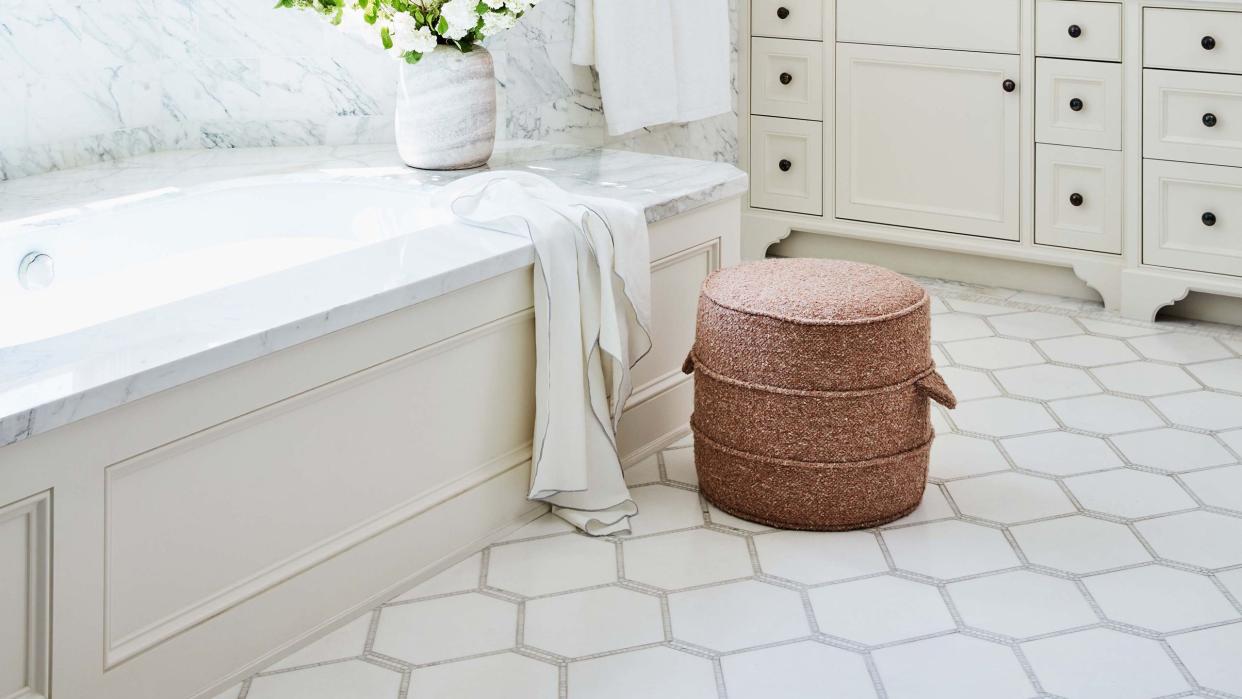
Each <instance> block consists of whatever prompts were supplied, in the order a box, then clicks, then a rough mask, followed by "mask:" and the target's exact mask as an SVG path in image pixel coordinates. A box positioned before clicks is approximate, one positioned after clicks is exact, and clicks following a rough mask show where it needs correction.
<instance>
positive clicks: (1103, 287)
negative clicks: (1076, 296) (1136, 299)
mask: <svg viewBox="0 0 1242 699" xmlns="http://www.w3.org/2000/svg"><path fill="white" fill-rule="evenodd" d="M1121 272H1122V269H1121V265H1118V264H1114V263H1103V262H1078V263H1075V264H1074V275H1075V276H1077V277H1078V278H1079V279H1081V280H1082V281H1083V282H1084V283H1086V285H1087V286H1089V287H1091V288H1092V289H1095V290H1096V291H1097V292H1098V293H1099V294H1100V296H1101V297H1103V299H1104V307H1105V308H1107V309H1108V310H1110V311H1115V310H1118V306H1120V305H1121Z"/></svg>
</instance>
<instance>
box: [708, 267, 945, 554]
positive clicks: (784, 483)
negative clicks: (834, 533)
mask: <svg viewBox="0 0 1242 699" xmlns="http://www.w3.org/2000/svg"><path fill="white" fill-rule="evenodd" d="M930 307H931V299H930V297H929V296H928V295H927V292H926V291H924V290H923V288H922V287H921V286H919V285H918V284H916V283H914V282H913V281H911V280H909V279H907V278H905V277H903V276H901V275H899V274H896V273H895V272H891V271H889V270H886V269H883V268H880V267H875V266H873V265H866V264H861V263H857V262H844V261H837V260H767V261H764V262H756V263H751V264H746V265H741V266H739V267H732V268H729V269H724V270H720V271H718V272H716V273H714V274H712V275H711V276H710V277H708V279H707V281H706V282H704V284H703V291H702V294H701V295H700V297H699V310H698V327H697V334H696V338H695V343H694V349H693V350H692V351H691V353H690V356H689V357H688V358H687V359H686V367H685V369H686V371H687V372H691V371H693V372H694V373H695V382H694V416H693V418H692V419H691V426H692V427H693V429H694V456H695V465H696V468H697V470H698V474H699V484H700V487H701V488H702V491H703V494H704V496H706V497H707V499H708V500H709V501H711V502H712V503H713V504H715V505H716V506H717V507H719V508H720V509H722V510H724V511H726V512H728V513H730V514H733V515H736V516H738V517H742V518H745V519H748V520H752V521H755V522H761V523H763V524H768V525H772V526H776V527H782V528H786V529H813V530H842V529H858V528H863V527H872V526H876V525H879V524H883V523H885V522H890V521H892V520H895V519H898V518H900V517H903V516H905V515H906V514H909V513H910V512H911V511H912V510H913V509H914V508H916V507H918V504H919V502H920V500H922V497H923V489H924V487H925V486H926V483H927V462H928V453H929V450H930V448H931V442H932V439H933V437H934V431H933V430H932V426H931V414H930V405H929V403H928V399H929V398H930V399H933V400H936V401H938V402H940V403H941V404H943V405H945V406H947V407H950V408H952V407H954V405H955V404H956V400H955V399H954V397H953V393H952V391H950V390H949V387H948V386H947V385H945V383H944V379H942V378H941V377H940V375H939V374H938V373H937V372H936V369H935V364H934V363H933V361H932V357H931V312H930Z"/></svg>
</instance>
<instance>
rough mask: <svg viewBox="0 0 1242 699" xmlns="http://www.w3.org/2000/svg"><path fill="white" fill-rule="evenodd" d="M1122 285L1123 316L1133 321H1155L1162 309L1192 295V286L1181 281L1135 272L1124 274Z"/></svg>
mask: <svg viewBox="0 0 1242 699" xmlns="http://www.w3.org/2000/svg"><path fill="white" fill-rule="evenodd" d="M1121 283H1122V289H1123V290H1122V296H1121V315H1123V316H1125V317H1126V318H1129V319H1131V320H1144V321H1148V322H1150V321H1153V320H1155V319H1156V314H1157V313H1159V312H1160V309H1161V308H1164V307H1165V306H1172V305H1173V304H1175V303H1177V302H1178V301H1181V300H1182V299H1184V298H1186V296H1187V294H1189V293H1190V286H1189V285H1188V284H1187V283H1186V282H1184V281H1182V280H1180V279H1173V278H1170V277H1164V276H1161V275H1157V274H1144V273H1142V272H1136V271H1133V270H1126V271H1125V272H1123V273H1122V278H1121Z"/></svg>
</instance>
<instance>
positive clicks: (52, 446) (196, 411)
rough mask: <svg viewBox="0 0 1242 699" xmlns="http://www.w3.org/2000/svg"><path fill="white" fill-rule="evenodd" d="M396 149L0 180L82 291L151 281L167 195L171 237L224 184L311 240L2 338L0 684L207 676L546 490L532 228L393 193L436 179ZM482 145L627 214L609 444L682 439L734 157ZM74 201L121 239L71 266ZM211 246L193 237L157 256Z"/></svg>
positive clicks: (72, 696)
mask: <svg viewBox="0 0 1242 699" xmlns="http://www.w3.org/2000/svg"><path fill="white" fill-rule="evenodd" d="M389 150H390V149H389V148H388V147H386V146H385V147H379V148H366V147H356V148H348V149H318V148H316V149H301V148H299V149H262V150H254V151H232V152H198V153H193V152H191V153H176V154H160V155H156V156H151V157H148V158H141V159H136V160H134V161H129V162H122V163H118V164H112V165H105V166H99V167H97V168H91V169H86V170H81V171H69V172H65V173H59V174H55V175H48V176H38V177H31V178H25V179H23V180H17V181H14V182H11V183H5V184H4V185H2V186H3V187H4V189H3V190H2V191H0V193H3V194H4V195H6V199H5V201H6V204H5V206H6V208H5V210H4V213H3V216H2V217H0V226H4V228H2V229H0V230H3V231H4V232H3V234H0V241H10V242H11V241H13V240H17V239H19V238H20V239H21V240H23V241H25V243H29V244H30V245H33V246H34V248H32V249H41V248H40V246H41V245H43V244H44V243H46V244H47V245H48V246H49V247H48V250H49V251H50V252H51V253H52V254H54V256H55V257H57V258H58V261H59V262H60V265H59V267H58V274H60V275H62V276H63V280H62V281H63V282H64V284H66V285H68V284H70V283H73V284H77V285H79V286H78V287H75V288H77V289H79V290H92V291H93V293H94V295H95V297H96V298H102V297H104V296H106V295H107V294H111V293H112V292H113V291H114V290H115V287H116V285H119V284H123V283H138V284H139V286H140V287H141V283H144V282H145V281H150V280H153V279H155V278H154V277H152V278H151V279H150V280H148V279H147V277H144V276H142V275H144V274H148V273H150V269H148V268H147V267H144V266H143V265H142V264H139V262H141V261H142V259H143V256H144V255H145V254H147V252H149V251H147V250H145V249H143V246H142V245H139V244H138V242H141V240H142V239H141V237H139V238H132V237H130V238H127V237H124V236H125V235H126V233H125V231H136V230H138V229H140V228H141V229H143V230H147V229H149V228H150V225H140V224H159V223H160V222H161V219H160V218H159V217H160V216H164V215H172V216H174V217H175V216H177V213H178V212H181V214H184V216H183V217H182V218H181V219H175V218H174V219H173V220H162V221H163V224H164V226H163V227H162V228H158V229H159V230H162V231H163V232H164V235H165V237H164V238H162V240H163V241H164V242H165V243H168V244H169V245H173V243H176V244H178V245H179V244H180V243H181V242H184V240H187V239H192V238H193V235H194V232H195V231H196V230H198V228H196V225H198V226H199V227H200V228H205V229H206V230H207V231H208V232H210V231H212V230H219V231H223V230H225V229H227V228H229V227H230V226H231V225H241V223H239V222H244V220H245V219H246V218H247V217H246V216H242V215H241V214H246V213H248V212H245V211H243V212H241V213H240V214H239V212H238V211H237V210H236V207H230V206H226V205H225V204H226V203H227V202H229V201H233V200H231V199H228V197H231V196H234V195H236V194H237V193H238V191H239V188H240V189H241V190H245V191H249V192H250V194H249V197H248V198H247V197H242V199H241V200H242V201H249V202H251V205H254V202H256V201H258V202H261V205H259V209H262V210H268V211H276V212H277V213H279V214H280V215H279V216H276V217H275V218H274V219H273V224H272V225H276V224H275V222H276V221H287V220H294V221H300V222H301V223H299V226H301V227H299V228H297V230H296V231H293V232H292V233H290V234H289V236H287V237H278V239H273V240H269V241H268V244H270V245H272V246H275V248H274V249H276V250H277V251H278V252H280V254H278V255H275V256H274V257H273V258H272V259H273V260H278V259H282V257H283V256H284V255H285V254H286V253H289V251H298V254H302V253H306V255H307V256H308V258H307V259H305V260H302V264H300V265H297V266H293V267H290V268H288V269H283V270H280V271H273V272H272V273H270V274H264V273H261V272H262V270H259V272H260V273H257V274H255V275H253V276H252V277H250V278H245V279H240V278H238V279H231V280H228V277H229V276H230V275H233V276H238V275H240V272H238V271H237V270H238V269H239V268H242V267H245V265H246V264H249V263H253V262H254V260H255V259H260V260H262V259H266V258H262V256H261V255H259V254H258V253H255V252H254V249H252V248H251V249H250V251H251V252H252V253H254V256H253V257H252V258H250V259H248V261H247V260H238V261H237V264H236V265H232V266H226V267H224V268H222V269H221V270H220V274H219V275H218V276H219V277H220V278H225V279H226V281H227V283H224V282H221V283H222V284H224V285H223V286H219V287H218V288H198V292H197V294H196V295H194V296H191V297H188V298H183V299H180V300H174V299H169V300H168V301H167V303H166V304H163V305H160V304H157V305H156V306H155V307H152V308H147V309H146V310H139V311H135V313H134V314H131V315H128V316H123V317H112V315H109V310H108V309H99V310H98V314H99V315H98V316H97V317H94V318H93V319H92V317H86V318H85V320H84V321H83V323H82V326H81V327H78V328H60V327H55V328H52V326H47V327H44V328H43V331H40V332H36V331H34V330H30V331H29V332H26V333H25V334H24V335H23V334H22V333H21V332H17V331H14V333H13V334H12V337H13V338H15V339H17V340H20V342H17V341H15V342H12V343H9V344H5V345H3V346H0V357H2V358H3V361H0V367H2V368H0V407H3V408H4V409H3V410H0V435H3V436H4V439H3V440H2V441H0V444H3V446H0V557H2V558H0V583H2V584H3V593H2V594H0V696H3V697H6V699H7V698H8V697H11V696H17V697H23V699H27V698H28V697H40V696H42V697H54V698H56V699H76V698H79V697H90V698H91V699H120V698H122V697H123V698H125V699H132V698H134V697H160V698H162V699H163V698H167V699H176V698H180V697H186V698H188V697H198V698H206V697H211V696H213V695H214V693H215V692H217V691H219V690H221V689H223V688H224V687H226V686H228V685H229V684H231V683H235V682H236V681H237V680H238V679H239V678H241V677H244V676H245V675H246V674H248V673H249V672H252V671H253V670H254V669H256V668H257V667H259V666H261V665H266V664H268V663H270V662H272V661H273V660H274V659H276V658H278V657H279V656H281V655H282V654H285V653H287V652H289V651H291V650H293V649H295V648H297V647H298V646H300V645H301V644H304V643H305V642H307V641H308V640H310V639H312V638H314V637H316V636H318V635H320V634H322V633H323V632H325V631H327V630H329V629H331V628H333V627H335V626H337V625H340V624H342V623H344V622H346V621H348V620H349V619H351V618H352V617H353V616H354V615H356V614H357V613H360V612H362V611H363V610H365V609H368V608H370V607H372V606H374V605H375V604H376V603H378V602H380V601H382V600H383V599H386V598H387V597H389V596H391V595H393V594H395V593H397V592H399V591H401V590H402V589H404V588H406V587H408V586H410V585H412V584H414V583H416V582H418V581H419V580H422V579H424V578H426V577H428V576H429V575H431V574H433V573H434V572H436V571H438V570H440V569H442V568H444V567H446V566H447V565H450V564H452V563H453V562H455V561H457V560H458V559H460V558H462V557H463V556H465V555H467V554H469V553H470V552H473V551H474V550H477V549H478V548H480V547H481V546H483V545H484V544H486V543H487V542H488V541H491V540H492V539H494V538H496V537H498V536H500V535H502V534H503V533H505V532H507V531H508V530H510V529H512V528H513V527H515V526H517V525H520V524H522V523H524V522H526V521H528V520H529V519H531V518H532V517H534V516H537V515H538V514H540V513H542V512H543V511H545V507H544V506H543V505H541V504H535V503H531V502H528V501H527V500H526V498H525V495H526V489H527V485H528V478H529V467H530V461H529V459H530V436H531V432H532V420H533V378H532V377H533V370H534V340H533V309H532V297H531V270H530V264H531V261H532V257H531V251H530V249H529V244H528V243H527V242H525V241H521V240H519V239H516V238H511V237H507V236H504V235H503V234H499V233H489V232H486V231H478V230H474V229H467V228H464V227H461V226H459V225H457V224H452V223H445V222H438V221H434V220H428V219H426V218H425V217H422V215H421V214H420V213H419V211H418V209H417V206H415V207H414V208H413V209H412V210H411V209H410V202H411V201H413V202H417V201H419V199H418V197H419V196H421V195H424V194H426V193H427V192H429V191H431V190H432V189H433V188H434V187H436V186H438V185H439V184H440V183H441V182H443V180H442V179H441V176H439V175H434V176H433V175H428V174H425V173H421V174H420V173H416V172H414V171H410V170H408V169H406V168H404V167H403V166H399V164H398V163H396V162H395V158H394V156H393V155H391V154H390V153H389V152H388V151H389ZM493 163H494V164H495V163H500V164H503V165H504V166H506V167H511V168H516V169H528V170H530V171H534V172H539V173H541V174H544V175H546V176H550V177H551V179H553V180H554V181H557V182H558V183H559V184H561V185H562V186H565V187H566V188H568V189H570V190H571V191H580V192H583V193H590V194H596V195H599V194H604V195H608V194H610V193H611V194H612V195H613V196H615V197H617V198H620V199H623V200H626V201H630V202H632V203H634V204H636V205H639V206H642V207H644V208H645V209H646V211H647V217H648V220H649V222H650V224H651V226H650V230H651V247H652V269H653V299H654V326H655V333H656V338H657V339H656V346H655V349H654V350H653V352H652V353H651V354H650V355H649V356H648V357H647V358H645V359H644V360H643V362H642V363H640V364H639V366H638V367H637V369H636V373H635V385H636V386H637V391H636V392H635V395H634V397H633V399H632V400H631V401H630V403H629V404H628V407H627V412H626V415H625V417H624V419H623V422H622V428H621V435H620V443H621V448H622V451H623V454H624V456H625V458H626V459H627V461H631V460H634V459H638V458H643V457H645V456H647V455H649V454H651V453H653V452H654V451H656V450H658V449H660V448H662V447H663V446H665V445H666V444H668V443H669V442H671V441H673V440H674V439H676V438H678V437H680V436H682V435H684V434H685V433H686V431H687V420H688V417H689V412H690V402H691V395H690V384H689V383H688V382H687V380H686V378H685V377H683V376H682V375H681V374H680V372H679V367H680V362H681V359H682V357H683V356H684V353H685V350H686V348H687V347H689V346H690V344H691V342H692V339H693V322H694V310H695V301H696V295H697V291H698V286H699V283H700V282H701V280H702V279H703V278H704V277H705V276H706V275H707V274H708V273H709V272H710V271H711V270H713V269H716V268H718V267H720V266H721V265H727V264H732V263H734V262H736V260H737V257H738V236H739V231H738V226H739V201H738V198H739V196H740V195H741V194H742V193H743V192H744V191H745V186H746V184H745V183H746V179H745V176H744V175H742V174H741V173H740V172H738V171H737V170H736V169H734V168H732V167H730V166H726V165H716V164H711V163H699V162H695V161H687V160H680V159H674V158H664V157H659V156H643V155H635V154H629V153H612V152H600V151H591V150H586V149H577V148H559V147H555V148H545V147H538V146H509V147H508V148H507V149H505V150H503V151H502V152H501V153H500V154H499V157H498V160H495V161H493ZM157 183H158V186H155V185H156V184H157ZM325 183H329V184H331V185H332V187H334V188H335V189H333V188H332V187H330V188H327V189H324V188H323V186H324V185H325ZM246 188H256V189H251V190H247V189H246ZM364 190H366V191H367V192H370V194H369V195H366V196H374V197H376V200H375V201H374V202H372V203H370V204H368V207H366V211H365V212H360V213H358V214H357V215H356V216H354V217H353V218H351V219H349V220H350V221H352V224H351V225H354V226H356V227H355V228H354V229H353V230H352V232H351V233H349V234H344V233H341V234H340V235H337V233H339V231H338V232H336V233H334V232H333V231H327V232H325V233H324V234H323V236H321V237H325V238H326V239H331V240H332V241H333V242H332V244H331V245H329V244H327V243H324V242H323V241H320V242H318V243H315V244H314V245H313V246H311V247H314V249H315V250H319V251H321V252H322V251H324V250H326V251H327V252H324V254H323V255H321V256H319V257H315V256H314V255H311V254H310V253H307V252H306V251H307V246H306V244H304V243H305V240H303V239H304V238H306V237H308V236H309V237H312V238H314V237H315V236H316V235H319V234H318V233H316V232H315V231H317V230H318V229H317V228H316V227H315V226H314V225H313V219H314V218H318V219H321V220H324V221H335V219H332V218H331V217H328V216H327V213H328V212H327V210H326V209H324V208H323V206H325V205H323V204H322V201H327V202H333V201H340V202H344V203H346V204H347V203H348V202H349V201H350V200H351V199H350V196H339V197H336V198H334V197H332V196H327V195H328V194H331V193H332V192H336V193H338V194H342V195H351V196H357V197H361V196H364ZM66 191H71V192H76V193H77V196H78V197H79V201H77V202H66V201H64V194H63V193H64V192H66ZM57 192H60V194H57ZM299 192H300V193H301V194H302V196H299V194H298V193H299ZM243 193H244V192H243ZM134 195H139V196H134ZM311 195H313V196H311ZM118 197H119V198H120V199H118ZM222 197H223V198H222ZM386 197H395V199H394V201H395V202H398V203H394V204H391V205H388V204H385V203H384V201H385V198H386ZM355 201H357V199H355ZM100 202H111V204H107V205H105V206H97V205H98V204H100ZM118 202H119V203H118ZM329 205H330V204H329ZM92 207H95V208H92ZM386 207H387V208H386ZM100 211H103V212H104V213H99V212H100ZM47 212H61V213H59V214H55V213H53V214H48V213H47ZM65 212H69V213H65ZM58 216H59V217H61V218H58ZM411 216H412V218H411ZM131 217H136V218H131ZM299 217H302V218H299ZM308 217H309V220H308ZM191 219H196V220H197V222H196V221H194V220H191ZM73 221H87V222H92V225H94V226H96V227H95V228H93V229H92V230H94V231H95V232H97V233H100V234H103V233H104V232H106V233H107V234H108V235H117V236H120V237H118V238H117V244H118V245H120V246H122V247H123V248H125V250H126V252H127V255H122V256H120V257H118V258H108V259H103V260H102V261H101V262H99V264H101V265H102V264H105V263H107V264H109V265H113V268H109V269H101V270H87V271H83V269H82V267H83V265H87V263H89V262H92V261H90V260H88V261H85V262H83V261H81V260H77V259H76V258H74V257H73V252H74V246H73V245H68V246H63V247H61V246H58V245H56V244H55V243H56V241H57V238H56V236H57V231H58V230H59V229H61V228H62V226H65V225H70V223H72V222H73ZM108 222H112V223H113V224H117V225H112V226H111V227H109V224H108ZM120 224H126V225H120ZM130 224H134V225H130ZM199 224H201V225H199ZM321 227H322V226H321ZM411 231H413V232H411ZM220 235H223V233H221V234H220ZM168 236H175V237H168ZM296 240H302V241H303V242H302V243H300V244H298V245H294V244H293V243H290V241H296ZM316 240H318V239H316ZM135 241H137V242H135ZM62 242H63V241H62ZM25 243H24V244H25ZM291 245H292V246H293V247H289V246H291ZM9 247H14V246H13V245H10V246H9ZM173 247H176V245H173ZM208 250H210V245H206V244H202V243H201V242H200V243H196V242H193V240H191V241H190V242H189V243H187V244H186V246H185V247H184V248H183V249H182V248H178V249H176V250H169V249H165V250H164V251H163V253H164V254H168V253H170V252H175V253H176V254H175V255H172V256H170V257H168V258H167V259H166V260H165V261H164V264H165V265H173V264H175V262H174V260H175V259H176V257H177V255H181V256H189V257H190V258H191V259H195V257H194V256H196V255H208V254H210V253H209V252H208ZM4 254H6V255H16V254H19V253H17V252H14V251H13V250H9V249H8V248H5V249H4ZM312 258H313V259H312ZM200 259H201V258H200ZM157 262H158V260H157ZM88 266H89V265H88ZM159 266H160V265H158V264H157V265H155V267H156V268H158V267H159ZM118 270H120V271H121V272H122V274H120V276H119V277H118V276H117V274H116V273H117V271H118ZM109 275H111V276H109ZM214 279H215V277H214V276H213V277H212V279H209V280H208V281H212V280H214ZM7 281H8V280H6V283H7ZM170 283H171V282H170ZM55 284H56V282H55V281H54V282H53V286H52V287H50V288H51V289H55V288H56V287H55ZM155 290H158V288H155ZM4 293H8V294H11V295H12V298H13V299H20V298H22V297H21V296H20V295H19V294H18V292H16V291H13V290H12V288H9V287H6V288H5V289H4ZM66 293H67V292H66ZM45 298H52V297H45ZM67 298H68V300H69V301H78V302H79V303H78V308H86V309H92V308H94V305H92V304H91V303H90V299H87V298H84V297H81V296H73V295H72V294H71V295H69V296H68V297H67ZM108 298H111V296H108ZM6 302H7V297H6ZM47 303H52V302H51V301H48V302H47ZM52 307H54V306H52ZM84 312H85V311H84ZM113 315H114V314H113ZM88 316H89V314H88ZM49 328H51V329H49Z"/></svg>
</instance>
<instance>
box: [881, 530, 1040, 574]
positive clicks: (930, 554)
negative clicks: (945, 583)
mask: <svg viewBox="0 0 1242 699" xmlns="http://www.w3.org/2000/svg"><path fill="white" fill-rule="evenodd" d="M882 536H883V537H884V542H885V544H886V545H887V546H888V550H889V552H890V553H891V554H892V556H893V562H894V563H895V564H896V565H897V567H898V568H901V569H904V570H908V571H911V572H914V573H921V574H923V575H927V576H930V577H933V578H939V579H941V580H949V579H953V578H960V577H964V576H967V575H976V574H978V573H986V572H989V571H993V570H1002V569H1005V568H1011V567H1013V566H1016V565H1019V561H1018V557H1017V555H1015V554H1014V552H1013V548H1012V547H1010V546H1009V542H1008V541H1007V540H1006V539H1005V535H1004V534H1002V533H1001V532H1000V531H998V530H996V529H991V528H989V527H984V526H981V525H977V524H970V523H968V522H960V521H955V520H951V521H946V522H929V523H927V524H916V525H914V526H912V527H902V528H900V529H886V530H884V533H883V535H882Z"/></svg>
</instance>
